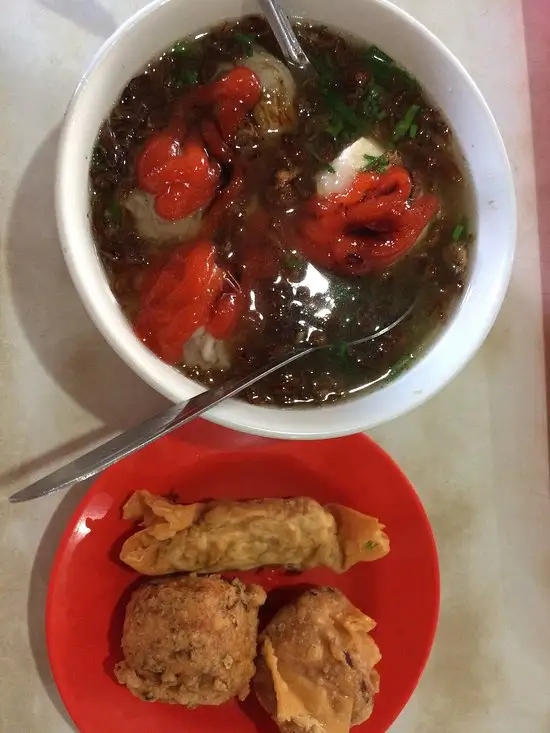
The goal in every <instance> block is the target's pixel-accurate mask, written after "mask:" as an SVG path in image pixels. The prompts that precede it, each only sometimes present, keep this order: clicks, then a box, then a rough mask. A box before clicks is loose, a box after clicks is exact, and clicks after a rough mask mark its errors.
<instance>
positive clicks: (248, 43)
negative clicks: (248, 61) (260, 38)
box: [233, 31, 256, 56]
mask: <svg viewBox="0 0 550 733" xmlns="http://www.w3.org/2000/svg"><path fill="white" fill-rule="evenodd" d="M233 38H234V39H235V40H236V41H239V43H240V44H241V46H242V47H243V50H244V52H245V54H246V55H247V56H252V54H253V53H254V48H253V46H252V44H253V43H254V41H255V40H256V39H255V38H254V36H252V35H250V34H249V33H242V32H241V31H235V32H234V33H233Z"/></svg>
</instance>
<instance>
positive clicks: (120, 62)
mask: <svg viewBox="0 0 550 733" xmlns="http://www.w3.org/2000/svg"><path fill="white" fill-rule="evenodd" d="M283 5H284V7H285V9H286V10H287V12H289V13H290V14H291V15H295V16H302V17H305V18H308V19H312V20H315V21H319V22H321V23H325V24H327V25H330V26H334V27H336V28H340V29H341V30H343V31H347V32H349V33H352V34H354V35H356V36H357V35H358V36H361V37H362V38H364V39H365V40H368V41H369V42H372V43H375V44H376V45H378V46H380V47H381V48H382V49H383V50H384V51H386V52H387V53H389V54H390V55H391V56H393V57H394V58H395V59H396V60H397V61H398V62H400V63H401V64H402V65H403V66H404V67H405V68H406V69H408V70H409V71H410V72H411V73H412V74H414V76H416V77H417V79H418V80H419V82H420V83H421V84H422V86H423V87H424V89H425V90H426V91H427V92H428V94H429V96H430V97H431V99H432V100H433V101H434V102H435V104H436V105H437V106H438V107H439V108H440V109H442V110H443V112H444V114H445V115H446V117H447V119H448V120H449V121H450V123H451V125H452V128H453V130H454V131H455V134H456V137H457V140H458V143H459V145H460V147H461V149H462V152H463V154H464V156H465V158H466V160H467V164H468V167H469V169H470V172H471V175H472V180H473V189H474V198H475V207H476V211H477V245H476V247H475V250H474V258H473V263H472V268H471V274H470V280H469V283H468V287H467V290H466V292H465V294H464V296H463V298H462V301H461V303H460V306H459V307H458V309H457V311H456V313H455V314H454V316H453V317H452V319H451V320H450V322H449V323H448V325H447V326H446V328H445V330H444V331H443V333H442V334H441V336H440V337H439V338H438V340H437V341H436V342H435V343H434V344H433V346H432V347H431V348H430V349H429V350H428V351H427V353H426V354H425V355H424V356H423V357H422V358H421V359H419V360H418V361H417V362H416V363H415V364H414V366H413V367H412V368H411V369H410V370H409V371H407V372H406V373H404V374H403V375H401V376H400V377H399V378H397V379H396V380H395V381H393V382H391V383H390V384H387V385H386V386H383V387H381V388H380V389H378V390H375V391H373V392H371V393H370V394H366V395H364V396H360V397H358V398H356V399H352V400H349V401H347V402H341V403H337V404H335V405H331V406H327V407H320V408H287V409H282V408H274V407H257V406H251V405H249V404H247V403H245V402H244V401H238V400H237V401H236V400H231V401H228V402H226V403H225V404H223V405H221V406H220V407H218V408H216V409H214V410H212V411H211V412H210V413H209V414H208V417H209V418H210V419H211V420H213V421H215V422H218V423H221V424H223V425H226V426H229V427H233V428H236V429H239V430H244V431H247V432H251V433H258V434H263V435H270V436H279V437H285V438H325V437H333V436H337V435H346V434H349V433H354V432H358V431H361V430H365V429H368V428H372V427H373V426H375V425H378V424H380V423H382V422H385V421H387V420H391V419H392V418H394V417H397V416H398V415H402V414H403V413H405V412H407V411H408V410H410V409H412V408H413V407H415V406H417V405H419V404H421V403H422V402H424V401H425V400H427V399H428V398H429V397H430V396H432V395H433V394H435V393H436V392H437V391H438V390H440V389H441V388H442V387H443V386H444V385H445V384H446V383H447V382H448V381H449V380H450V379H452V378H453V377H454V376H455V375H456V374H457V372H458V371H459V370H460V369H462V367H463V366H464V365H465V364H466V362H467V361H468V360H469V359H470V358H471V357H472V355H473V354H474V353H475V352H476V351H477V349H478V348H479V347H480V345H481V343H482V342H483V340H484V339H485V337H486V336H487V333H488V332H489V329H490V328H491V326H492V324H493V322H494V320H495V318H496V315H497V313H498V311H499V308H500V306H501V303H502V299H503V297H504V293H505V291H506V287H507V285H508V281H509V277H510V270H511V265H512V259H513V253H514V246H515V237H516V212H515V198H514V189H513V183H512V177H511V171H510V166H509V163H508V160H507V156H506V152H505V149H504V145H503V143H502V140H501V137H500V135H499V132H498V129H497V127H496V124H495V121H494V119H493V117H492V115H491V113H490V111H489V109H488V107H487V105H486V103H485V101H484V100H483V98H482V96H481V94H480V92H479V91H478V89H477V88H476V86H475V84H474V83H473V81H472V79H471V78H470V77H469V76H468V74H467V73H466V71H465V69H464V68H463V67H462V66H461V65H460V63H459V62H458V61H457V60H456V59H455V57H454V56H453V55H452V54H451V53H450V51H448V50H447V48H445V46H444V45H443V44H442V43H441V42H440V41H439V40H438V39H437V38H436V37H435V36H433V35H432V33H430V32H429V31H428V30H427V29H426V28H424V27H423V26H422V25H420V23H418V22H417V21H416V20H414V19H413V18H411V17H410V16H409V15H407V14H406V13H404V12H403V11H402V10H400V9H398V8H396V7H395V6H394V5H392V4H390V3H389V2H386V1H385V0H338V2H333V0H285V2H284V3H283ZM257 11H258V8H257V5H256V3H255V2H253V1H252V0H250V1H249V0H244V2H243V0H208V1H205V2H200V3H199V2H196V0H157V1H156V2H153V3H152V4H150V5H148V6H147V7H146V8H145V9H144V10H142V11H141V12H139V13H137V14H136V15H134V16H133V17H132V18H130V19H129V20H128V21H127V22H126V23H124V25H122V26H121V27H120V28H119V29H118V31H117V32H116V33H115V34H114V35H113V36H112V37H111V38H110V39H109V40H108V41H107V42H106V43H105V44H104V46H103V47H102V48H101V50H100V51H99V53H98V54H97V56H96V57H95V59H94V60H93V62H92V64H91V66H90V67H89V69H88V70H87V72H86V73H85V75H84V78H83V79H82V81H81V83H80V84H79V86H78V88H77V89H76V92H75V94H74V97H73V99H72V101H71V104H70V107H69V109H68V111H67V116H66V120H65V125H64V129H63V134H62V139H61V145H60V152H59V166H58V178H57V215H58V222H59V230H60V235H61V241H62V247H63V252H64V255H65V258H66V261H67V264H68V267H69V270H70V273H71V275H72V278H73V280H74V282H75V285H76V287H77V289H78V292H79V293H80V297H81V298H82V300H83V302H84V305H85V306H86V308H87V310H88V313H89V314H90V316H91V317H92V318H93V320H94V321H95V323H96V325H97V327H98V328H99V329H100V331H101V332H102V333H103V335H104V336H105V338H106V339H107V341H108V342H109V343H110V344H111V346H112V347H113V348H114V349H115V350H116V351H117V352H118V354H119V355H120V356H121V357H122V358H123V359H124V360H125V361H126V362H127V364H129V366H130V367H131V368H132V369H133V370H134V371H136V372H137V373H138V374H139V375H140V376H141V377H142V378H143V379H144V380H145V381H147V382H148V383H149V384H150V385H151V386H152V387H154V388H155V389H157V390H158V391H159V392H161V393H162V394H164V395H165V396H166V397H168V398H170V399H171V400H174V401H181V400H185V399H187V398H189V397H191V396H192V395H194V394H196V393H197V392H199V391H200V387H198V386H197V385H196V384H195V383H194V382H192V381H191V380H189V379H187V378H186V377H184V376H183V375H182V374H180V373H179V372H177V371H176V370H175V369H172V368H171V367H169V366H168V365H166V364H164V363H162V362H161V361H160V360H159V359H157V358H156V357H155V356H154V354H152V353H151V352H150V351H149V350H148V349H147V348H146V347H145V346H144V345H143V344H142V343H141V342H140V341H139V340H138V339H137V338H136V337H135V336H134V334H133V332H132V329H131V328H130V326H129V324H128V322H127V321H126V320H125V318H124V316H123V315H122V313H121V311H120V310H119V308H118V305H117V303H116V300H115V299H114V297H113V295H112V293H111V291H110V289H109V286H108V284H107V280H106V277H105V275H104V272H103V269H102V266H101V263H100V261H99V259H98V256H97V254H96V250H95V246H94V241H93V239H92V234H91V230H90V223H89V219H88V196H89V192H88V166H89V162H90V154H91V151H92V148H93V145H94V141H95V138H96V135H97V133H98V130H99V128H100V126H101V124H102V122H103V120H104V119H105V117H107V115H108V114H109V111H110V110H111V108H112V106H113V105H114V103H115V101H116V100H117V98H118V97H119V95H120V93H121V91H122V89H123V88H124V86H125V85H126V83H127V82H128V81H129V80H130V78H131V77H132V76H134V75H135V74H136V73H137V72H139V71H140V70H141V69H142V68H143V66H144V65H145V64H146V63H147V62H148V61H149V60H150V59H151V58H153V57H154V56H156V55H157V54H158V53H160V52H161V51H163V50H164V49H166V48H167V47H169V46H170V45H171V44H172V43H173V42H174V41H176V40H177V39H179V38H181V37H183V36H186V35H189V34H193V33H196V32H199V31H201V30H204V29H207V28H208V27H210V26H213V25H216V24H217V23H219V22H220V21H221V20H223V19H226V18H235V17H238V16H241V15H244V14H248V13H254V12H257Z"/></svg>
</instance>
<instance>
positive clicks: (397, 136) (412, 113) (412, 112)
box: [392, 104, 420, 142]
mask: <svg viewBox="0 0 550 733" xmlns="http://www.w3.org/2000/svg"><path fill="white" fill-rule="evenodd" d="M419 111H420V107H419V106H418V104H411V106H410V107H409V109H408V110H407V111H406V112H405V114H404V115H403V117H402V118H401V119H400V120H399V122H398V123H397V125H396V126H395V129H394V131H393V136H392V139H393V141H394V142H397V141H398V140H401V139H402V138H404V137H405V135H407V134H409V133H410V129H411V125H412V124H413V122H414V118H415V117H416V115H417V114H418V112H419Z"/></svg>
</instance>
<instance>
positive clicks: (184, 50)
mask: <svg viewBox="0 0 550 733" xmlns="http://www.w3.org/2000/svg"><path fill="white" fill-rule="evenodd" d="M171 53H172V55H174V56H186V57H188V58H197V57H198V56H200V44H199V43H198V42H197V41H178V42H177V43H174V45H173V46H172V49H171Z"/></svg>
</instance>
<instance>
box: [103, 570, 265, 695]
mask: <svg viewBox="0 0 550 733" xmlns="http://www.w3.org/2000/svg"><path fill="white" fill-rule="evenodd" d="M264 601H265V591H264V590H263V588H260V587H259V586H257V585H250V586H246V585H244V584H243V583H241V582H239V581H238V580H234V581H233V582H229V581H226V580H222V579H221V578H219V577H218V576H211V577H203V578H197V577H193V576H191V577H184V578H182V577H180V578H171V579H169V580H163V581H153V582H151V581H149V582H148V583H146V584H144V585H142V586H140V587H139V588H138V589H137V590H136V591H135V592H134V594H133V595H132V598H131V599H130V602H129V604H128V606H127V608H126V617H125V620H124V631H123V635H122V650H123V652H124V661H123V662H120V663H119V664H117V665H116V667H115V674H116V677H117V679H118V681H119V682H120V683H121V684H123V685H126V687H128V689H129V690H130V692H132V693H133V694H134V695H136V697H139V698H141V699H142V700H146V701H149V702H153V701H155V700H160V701H161V702H168V703H174V704H178V705H186V706H187V707H189V708H194V707H196V706H197V705H221V704H222V703H224V702H227V701H228V700H230V699H231V698H232V697H235V696H237V697H238V698H239V700H244V699H245V697H246V696H247V695H248V692H249V687H250V680H251V678H252V676H253V674H254V658H255V656H256V642H257V634H258V609H259V607H260V606H261V605H262V604H263V603H264Z"/></svg>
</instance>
